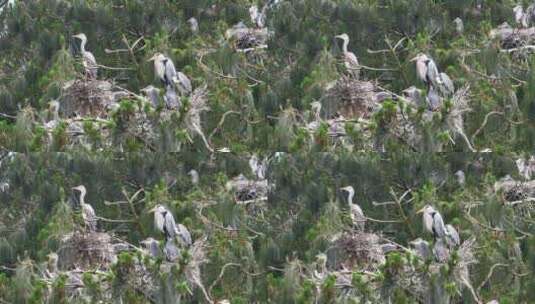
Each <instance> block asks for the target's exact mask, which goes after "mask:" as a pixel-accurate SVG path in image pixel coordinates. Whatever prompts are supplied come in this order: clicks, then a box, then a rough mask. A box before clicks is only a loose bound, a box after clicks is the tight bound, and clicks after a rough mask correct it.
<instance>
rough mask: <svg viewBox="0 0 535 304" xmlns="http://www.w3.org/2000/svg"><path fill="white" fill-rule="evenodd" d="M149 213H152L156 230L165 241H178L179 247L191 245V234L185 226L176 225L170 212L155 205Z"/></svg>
mask: <svg viewBox="0 0 535 304" xmlns="http://www.w3.org/2000/svg"><path fill="white" fill-rule="evenodd" d="M150 212H154V224H155V226H156V229H158V230H159V231H161V232H162V233H163V234H164V235H165V239H166V240H167V241H169V240H172V241H175V240H177V239H178V241H179V242H180V244H181V245H183V246H190V245H191V244H192V239H191V234H190V232H189V230H188V229H187V228H186V226H184V225H182V224H176V223H175V218H174V217H173V214H172V213H171V211H169V210H168V209H167V208H165V207H164V206H162V205H157V206H156V207H154V208H153V209H152V210H150Z"/></svg>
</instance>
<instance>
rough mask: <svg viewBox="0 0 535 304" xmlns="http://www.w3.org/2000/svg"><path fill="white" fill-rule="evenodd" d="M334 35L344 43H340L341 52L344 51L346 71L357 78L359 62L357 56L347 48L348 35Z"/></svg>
mask: <svg viewBox="0 0 535 304" xmlns="http://www.w3.org/2000/svg"><path fill="white" fill-rule="evenodd" d="M335 37H336V38H338V39H342V40H343V41H344V44H343V45H342V52H343V53H344V65H345V67H346V69H347V71H348V73H349V74H350V75H351V76H353V77H354V78H355V79H358V78H359V75H360V64H359V61H358V59H357V56H355V54H354V53H353V52H350V51H348V49H347V47H348V45H349V36H348V35H347V34H346V33H344V34H341V35H337V36H335Z"/></svg>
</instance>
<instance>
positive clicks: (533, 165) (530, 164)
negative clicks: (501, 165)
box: [515, 156, 535, 180]
mask: <svg viewBox="0 0 535 304" xmlns="http://www.w3.org/2000/svg"><path fill="white" fill-rule="evenodd" d="M515 163H516V167H517V169H518V173H519V174H520V175H521V176H522V177H523V178H524V179H525V180H530V179H531V176H532V175H533V172H534V171H535V157H534V156H531V157H530V158H529V160H527V161H526V160H525V159H524V158H519V159H517V160H516V161H515Z"/></svg>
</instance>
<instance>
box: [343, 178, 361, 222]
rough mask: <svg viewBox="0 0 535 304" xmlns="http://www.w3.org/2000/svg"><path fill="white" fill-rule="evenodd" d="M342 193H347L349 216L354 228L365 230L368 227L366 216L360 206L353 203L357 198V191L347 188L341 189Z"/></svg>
mask: <svg viewBox="0 0 535 304" xmlns="http://www.w3.org/2000/svg"><path fill="white" fill-rule="evenodd" d="M340 190H342V191H346V192H347V202H348V204H349V216H350V217H351V221H352V223H353V226H354V227H357V228H358V229H360V230H364V227H365V225H366V216H364V212H362V209H361V208H360V206H359V205H357V204H354V203H353V197H354V196H355V189H354V188H353V186H347V187H343V188H340Z"/></svg>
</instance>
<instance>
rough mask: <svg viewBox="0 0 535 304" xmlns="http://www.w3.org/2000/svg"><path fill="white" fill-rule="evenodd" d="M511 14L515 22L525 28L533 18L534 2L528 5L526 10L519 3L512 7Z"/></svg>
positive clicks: (534, 15)
mask: <svg viewBox="0 0 535 304" xmlns="http://www.w3.org/2000/svg"><path fill="white" fill-rule="evenodd" d="M513 14H514V16H515V22H516V24H517V25H519V26H521V27H523V28H527V27H529V26H530V25H531V23H532V22H533V21H534V20H535V4H532V5H530V6H528V8H527V9H526V10H524V7H522V5H520V4H519V5H517V6H515V7H514V8H513Z"/></svg>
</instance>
